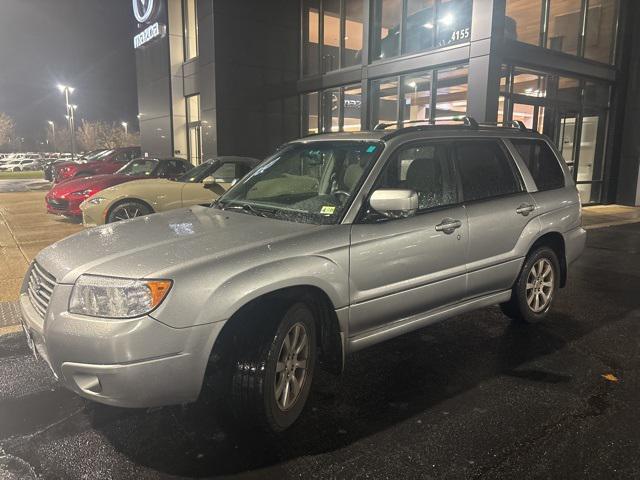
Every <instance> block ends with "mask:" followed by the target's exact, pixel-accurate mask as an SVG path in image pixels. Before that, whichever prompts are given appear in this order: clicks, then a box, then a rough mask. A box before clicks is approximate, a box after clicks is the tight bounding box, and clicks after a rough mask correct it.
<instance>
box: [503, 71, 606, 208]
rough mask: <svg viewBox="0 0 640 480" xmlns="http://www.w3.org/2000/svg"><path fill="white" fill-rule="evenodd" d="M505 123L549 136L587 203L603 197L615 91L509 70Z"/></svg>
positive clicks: (559, 77)
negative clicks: (512, 122)
mask: <svg viewBox="0 0 640 480" xmlns="http://www.w3.org/2000/svg"><path fill="white" fill-rule="evenodd" d="M502 71H503V77H502V82H501V91H502V95H501V98H502V101H501V102H500V104H499V108H500V109H501V111H500V112H499V115H498V116H499V118H500V119H504V120H509V121H510V120H518V121H521V122H522V123H524V124H525V126H526V127H527V128H531V129H533V130H536V131H538V132H540V133H544V134H545V135H547V136H549V137H550V138H551V139H552V140H553V141H554V142H555V143H556V145H557V147H558V149H559V150H560V152H561V153H562V156H563V158H564V160H565V162H566V163H567V165H568V166H569V168H570V170H571V171H572V172H573V176H574V179H575V180H576V183H577V186H578V191H579V192H580V197H581V199H582V202H583V203H599V202H600V201H601V197H600V194H601V192H602V182H603V171H604V157H605V154H604V153H605V146H606V123H607V119H608V115H609V86H608V85H607V84H605V83H596V82H592V81H585V80H582V79H580V78H578V77H569V76H563V75H557V74H554V73H545V72H538V71H531V70H526V69H522V68H519V67H507V66H504V67H503V69H502Z"/></svg>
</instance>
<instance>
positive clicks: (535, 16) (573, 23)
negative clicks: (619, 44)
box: [505, 0, 619, 63]
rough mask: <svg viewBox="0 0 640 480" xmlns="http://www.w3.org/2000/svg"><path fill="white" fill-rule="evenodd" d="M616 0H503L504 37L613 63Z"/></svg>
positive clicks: (616, 11) (616, 14)
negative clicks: (504, 16)
mask: <svg viewBox="0 0 640 480" xmlns="http://www.w3.org/2000/svg"><path fill="white" fill-rule="evenodd" d="M618 3H619V0H507V3H506V11H505V14H506V19H505V20H506V21H505V29H506V31H505V37H506V38H508V39H510V40H517V41H519V42H523V43H528V44H531V45H537V46H543V47H545V48H548V49H550V50H556V51H559V52H564V53H567V54H570V55H577V56H579V57H584V58H588V59H590V60H595V61H597V62H601V63H613V61H614V58H613V55H614V47H615V38H616V33H617V18H618Z"/></svg>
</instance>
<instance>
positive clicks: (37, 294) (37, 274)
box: [27, 262, 56, 318]
mask: <svg viewBox="0 0 640 480" xmlns="http://www.w3.org/2000/svg"><path fill="white" fill-rule="evenodd" d="M55 286H56V279H55V278H54V277H53V276H52V275H51V274H50V273H48V272H47V271H46V270H45V269H44V268H42V267H41V266H40V265H38V263H37V262H33V265H32V267H31V274H30V275H29V286H28V289H27V292H28V294H29V300H30V301H31V305H33V308H35V309H36V311H37V312H38V313H39V314H40V316H41V317H42V318H44V316H45V315H46V313H47V308H49V302H50V301H51V295H52V294H53V288H54V287H55Z"/></svg>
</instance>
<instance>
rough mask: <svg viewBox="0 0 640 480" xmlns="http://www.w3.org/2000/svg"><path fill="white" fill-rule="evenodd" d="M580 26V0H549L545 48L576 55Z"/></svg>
mask: <svg viewBox="0 0 640 480" xmlns="http://www.w3.org/2000/svg"><path fill="white" fill-rule="evenodd" d="M581 26H582V0H551V1H550V3H549V26H548V30H547V31H548V33H547V48H550V49H551V50H558V51H560V52H565V53H570V54H572V55H577V54H578V42H579V37H580V34H581V31H582V29H581V28H580V27H581Z"/></svg>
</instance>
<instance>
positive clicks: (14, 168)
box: [0, 158, 40, 172]
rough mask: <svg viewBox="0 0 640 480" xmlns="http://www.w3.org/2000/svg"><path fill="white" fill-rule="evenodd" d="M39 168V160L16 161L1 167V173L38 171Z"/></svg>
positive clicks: (25, 159) (23, 159)
mask: <svg viewBox="0 0 640 480" xmlns="http://www.w3.org/2000/svg"><path fill="white" fill-rule="evenodd" d="M39 168H40V162H39V160H36V159H33V158H22V159H14V160H10V161H8V162H6V163H3V164H2V165H0V171H1V172H24V171H25V170H37V169H39Z"/></svg>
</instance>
